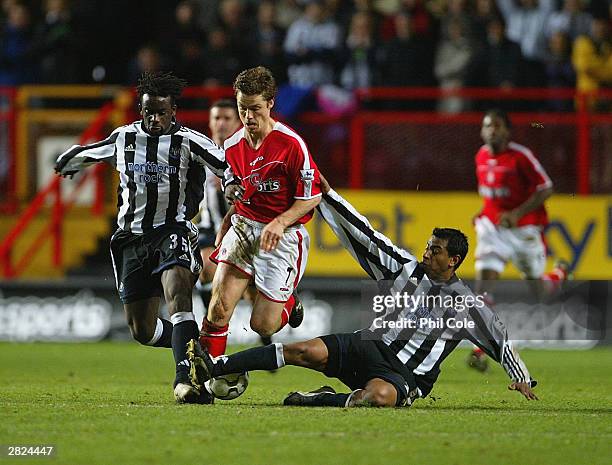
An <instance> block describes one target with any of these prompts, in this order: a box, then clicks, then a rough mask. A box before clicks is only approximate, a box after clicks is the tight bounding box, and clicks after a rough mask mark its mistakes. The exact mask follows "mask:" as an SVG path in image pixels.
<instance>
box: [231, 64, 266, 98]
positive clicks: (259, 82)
mask: <svg viewBox="0 0 612 465" xmlns="http://www.w3.org/2000/svg"><path fill="white" fill-rule="evenodd" d="M238 91H240V92H242V93H243V94H244V95H260V94H261V96H262V97H263V98H264V99H265V100H272V99H273V98H274V96H275V95H276V80H275V79H274V76H273V75H272V72H271V71H270V70H269V69H268V68H266V67H264V66H257V67H256V68H249V69H245V70H244V71H242V72H241V73H240V74H239V75H238V76H236V80H235V81H234V94H237V93H238Z"/></svg>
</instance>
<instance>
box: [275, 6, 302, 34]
mask: <svg viewBox="0 0 612 465" xmlns="http://www.w3.org/2000/svg"><path fill="white" fill-rule="evenodd" d="M298 3H299V2H298V0H276V20H277V21H278V25H279V26H280V27H282V28H283V29H284V30H287V29H289V26H291V25H292V24H293V23H294V22H295V21H297V20H298V19H299V18H300V17H301V16H302V8H301V6H300V5H299V4H298Z"/></svg>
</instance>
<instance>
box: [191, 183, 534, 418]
mask: <svg viewBox="0 0 612 465" xmlns="http://www.w3.org/2000/svg"><path fill="white" fill-rule="evenodd" d="M321 188H322V191H323V193H324V196H323V200H322V201H321V203H320V205H319V211H320V213H321V214H322V215H323V218H324V219H325V221H326V222H327V223H328V224H329V226H330V227H331V228H332V230H333V231H334V233H335V234H336V235H337V236H338V238H339V239H340V240H341V241H342V244H343V245H344V246H345V247H346V248H347V249H348V250H349V252H350V253H351V254H352V255H353V257H354V258H355V259H356V260H357V261H358V262H359V264H360V265H361V266H362V267H363V269H364V270H365V271H366V272H367V273H368V274H369V275H370V277H371V278H372V279H375V280H376V281H378V282H379V284H386V283H389V284H390V285H391V288H390V290H391V295H394V294H397V293H400V294H404V293H408V294H410V295H412V296H414V297H415V299H406V305H405V306H402V307H400V308H391V309H387V313H385V314H384V315H383V316H382V317H380V316H379V315H376V316H377V318H376V319H374V322H373V323H372V326H370V328H368V329H363V330H361V331H357V332H355V333H349V334H331V335H327V336H321V337H318V338H315V339H311V340H309V341H304V342H297V343H294V344H271V345H268V346H265V347H257V348H253V349H248V350H245V351H242V352H238V353H236V354H233V355H229V356H224V357H220V358H217V359H213V358H212V357H210V355H209V354H208V353H207V352H206V351H205V350H202V349H201V348H200V346H199V345H198V343H197V341H196V340H195V339H194V340H192V341H190V342H189V344H188V350H187V352H188V356H189V359H190V363H191V369H190V376H191V380H192V382H193V383H194V385H197V386H200V385H202V384H203V383H204V382H205V381H207V380H208V379H209V378H211V377H215V376H219V375H222V374H228V373H238V372H243V371H248V370H271V369H277V368H281V367H283V366H285V365H295V366H301V367H305V368H310V369H312V370H317V371H320V372H322V373H324V374H325V375H327V376H328V377H333V378H338V379H339V380H340V381H342V382H343V383H344V384H346V385H347V386H348V387H349V388H350V389H352V392H350V393H336V392H335V391H334V390H333V389H332V388H329V387H323V388H320V389H318V390H316V391H312V392H306V393H304V392H294V393H291V394H290V395H289V396H288V397H287V398H286V399H285V400H284V403H285V405H309V406H338V407H345V406H348V407H352V406H364V405H367V406H385V407H392V406H405V405H411V404H412V402H413V401H414V400H415V399H417V398H419V397H425V396H427V395H428V394H429V393H430V392H431V390H432V388H433V385H434V383H435V382H436V379H437V378H438V374H439V373H440V365H441V364H442V362H443V361H444V359H445V358H446V357H447V356H448V355H449V354H450V353H451V352H452V351H453V350H454V349H455V348H456V347H457V345H458V344H459V342H460V341H461V340H462V339H468V340H470V341H472V342H473V343H474V344H476V345H477V346H478V347H480V348H481V349H482V350H483V351H484V352H485V353H487V355H489V356H490V357H491V358H492V359H494V360H495V361H497V362H498V363H500V364H501V365H502V366H503V368H504V370H505V371H506V372H507V373H508V375H509V376H510V378H511V379H512V383H511V384H510V385H509V386H508V388H509V389H510V390H515V391H519V392H520V393H521V394H522V395H523V396H525V397H526V398H527V399H530V400H531V399H537V397H536V395H535V394H534V393H533V391H532V389H531V388H532V387H534V386H535V385H536V381H534V380H533V379H532V378H531V376H530V375H529V372H528V371H527V368H526V366H525V364H524V363H523V362H522V360H521V359H520V357H519V355H518V353H517V352H516V350H515V349H514V347H513V346H512V343H511V342H510V341H509V340H508V335H507V332H506V329H505V327H504V325H503V323H502V322H501V321H499V319H498V318H497V316H496V315H495V314H494V313H493V312H492V311H491V310H490V309H489V308H488V307H487V306H486V305H485V304H484V303H483V302H482V300H478V299H477V298H476V296H475V295H474V294H473V293H472V291H471V290H470V289H469V288H468V287H467V286H466V285H465V284H463V282H462V281H461V280H460V279H459V278H457V276H456V274H455V272H456V270H457V268H459V266H460V265H461V263H462V262H463V260H464V258H465V256H466V255H467V252H468V243H467V238H466V236H465V235H464V234H463V233H462V232H461V231H458V230H456V229H450V228H436V229H434V230H433V234H432V236H431V237H430V238H429V240H428V242H427V245H426V248H425V252H424V253H423V258H422V261H421V262H419V261H418V260H417V258H416V257H415V256H413V255H412V254H411V253H410V252H408V251H406V250H404V249H401V248H399V247H397V246H395V245H394V244H393V243H392V242H391V241H390V240H389V239H388V238H387V237H385V236H383V235H382V234H380V233H379V232H377V231H375V230H374V229H373V228H372V226H371V225H370V223H369V222H368V220H367V219H366V218H365V217H364V216H362V215H360V214H359V213H358V212H357V211H356V210H355V209H354V208H353V207H352V206H351V205H350V204H349V203H348V202H347V201H346V200H345V199H343V198H342V197H341V196H340V195H338V194H337V193H336V192H335V191H334V190H333V189H331V188H330V186H329V184H328V183H327V181H326V180H325V179H324V178H323V177H322V176H321ZM383 281H385V282H386V283H383ZM435 296H440V299H438V300H436V299H431V297H435ZM417 297H419V298H418V299H417ZM468 297H470V299H468ZM449 300H451V301H455V302H459V301H461V303H462V305H464V304H465V303H466V302H467V301H468V300H469V301H470V302H471V304H470V305H468V308H467V309H459V306H458V305H455V306H452V305H451V306H449V305H446V304H444V302H448V301H449ZM415 301H418V302H420V304H419V306H418V307H416V308H415V306H413V305H411V304H410V303H411V302H415ZM422 302H425V303H426V304H425V305H423V304H422ZM437 302H439V303H440V304H439V305H438V304H437ZM427 304H429V305H430V306H427ZM380 318H382V320H383V321H384V322H385V323H386V324H380V323H381V320H380ZM450 320H454V321H457V320H461V321H462V324H461V325H456V324H453V325H450V324H447V323H449V322H450ZM430 321H432V322H434V323H435V324H428V322H430ZM440 321H442V324H441V325H440V324H438V323H439V322H440ZM396 323H398V324H396ZM399 323H402V324H399ZM403 323H406V324H403Z"/></svg>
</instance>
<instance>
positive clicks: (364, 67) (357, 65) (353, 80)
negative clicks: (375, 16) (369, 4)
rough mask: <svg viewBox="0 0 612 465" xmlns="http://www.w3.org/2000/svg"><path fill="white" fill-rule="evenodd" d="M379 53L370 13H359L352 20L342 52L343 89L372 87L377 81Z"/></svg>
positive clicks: (341, 82) (341, 81)
mask: <svg viewBox="0 0 612 465" xmlns="http://www.w3.org/2000/svg"><path fill="white" fill-rule="evenodd" d="M377 52H378V46H377V43H376V37H375V34H374V31H373V24H372V18H371V16H370V14H369V13H367V12H365V11H358V12H357V13H355V14H354V15H353V19H352V20H351V26H350V28H349V31H348V35H347V38H346V42H345V44H344V51H343V52H342V69H341V72H340V84H341V85H342V87H344V88H345V89H348V90H352V89H359V88H367V87H370V86H371V85H372V84H373V83H374V81H375V80H376V78H375V73H376V58H377V56H376V55H377Z"/></svg>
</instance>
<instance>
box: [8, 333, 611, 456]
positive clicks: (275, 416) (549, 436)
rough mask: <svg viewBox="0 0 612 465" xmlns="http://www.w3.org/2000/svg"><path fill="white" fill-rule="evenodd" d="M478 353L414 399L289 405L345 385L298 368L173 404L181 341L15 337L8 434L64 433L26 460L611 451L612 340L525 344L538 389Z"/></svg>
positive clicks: (45, 440) (450, 366) (458, 361)
mask: <svg viewBox="0 0 612 465" xmlns="http://www.w3.org/2000/svg"><path fill="white" fill-rule="evenodd" d="M466 355H467V352H465V351H462V350H458V351H456V352H455V353H454V354H453V355H451V357H450V358H449V359H448V360H447V361H446V362H445V364H444V365H443V371H442V374H441V375H440V380H439V381H438V383H437V385H436V387H435V389H434V391H433V392H432V395H433V396H434V397H435V399H436V400H433V399H431V398H427V399H421V400H419V401H417V403H416V404H415V405H414V406H413V407H412V408H406V409H338V408H335V409H334V408H287V407H283V406H282V405H281V403H282V399H283V397H284V396H285V395H286V394H287V393H288V392H289V391H291V390H296V389H312V388H317V387H319V386H321V385H323V384H330V385H332V386H334V387H335V388H336V389H343V387H342V385H341V384H340V383H339V382H337V381H335V380H329V379H327V378H325V377H324V376H323V375H321V374H318V373H314V372H310V371H308V370H304V369H299V368H295V367H287V368H284V369H282V370H281V371H280V372H278V373H276V374H269V373H259V372H258V373H251V384H250V386H249V389H248V390H247V392H246V393H245V394H244V395H243V396H242V397H240V398H238V399H236V400H234V401H231V402H221V401H218V402H217V403H216V404H215V405H214V406H201V405H176V404H175V403H174V400H173V396H172V391H171V387H170V382H171V379H172V373H173V370H172V354H171V352H170V351H169V350H164V349H155V348H145V347H141V346H138V345H137V344H135V343H129V344H128V343H100V344H10V343H2V344H0V444H3V445H8V444H54V445H55V446H56V455H55V457H52V458H42V457H41V458H33V459H28V458H19V459H14V460H13V462H14V463H18V464H26V463H55V464H62V465H64V464H88V465H89V464H91V465H93V464H125V465H132V464H142V465H153V464H186V463H200V464H203V465H207V464H211V465H218V464H232V465H233V464H249V465H250V464H266V465H275V464H281V463H282V464H286V465H291V464H304V465H312V464H325V465H333V464H343V465H344V464H350V465H358V464H399V463H414V464H423V463H427V464H470V465H476V464H492V463H495V464H518V463H521V464H534V465H535V464H537V465H541V464H549V463H550V464H555V465H560V464H599V463H601V464H604V463H606V464H607V463H610V462H609V460H610V457H611V456H612V446H611V444H612V390H611V380H612V370H611V369H610V368H611V367H612V348H598V349H594V350H590V351H534V350H524V351H523V358H524V359H525V361H526V363H527V364H528V366H529V367H530V370H531V372H532V374H533V375H534V377H536V378H537V379H538V380H539V381H540V385H539V386H538V387H537V388H536V392H537V394H538V395H539V396H540V399H541V400H540V401H539V402H534V401H531V402H529V401H527V400H526V399H523V398H522V397H521V396H520V395H519V394H518V393H516V392H510V391H508V390H507V389H506V386H507V384H508V380H507V379H506V375H505V373H504V372H503V370H502V369H501V368H500V367H498V366H493V367H492V368H493V369H492V370H491V371H490V372H489V373H488V374H485V375H482V374H480V373H476V372H474V371H472V370H468V369H467V367H466V366H465V363H464V358H465V357H466ZM343 390H346V389H343ZM1 463H11V460H10V459H8V458H7V457H6V456H5V457H0V465H1Z"/></svg>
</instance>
